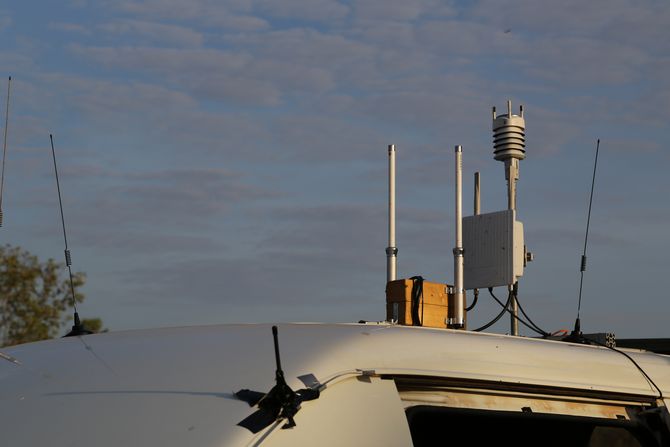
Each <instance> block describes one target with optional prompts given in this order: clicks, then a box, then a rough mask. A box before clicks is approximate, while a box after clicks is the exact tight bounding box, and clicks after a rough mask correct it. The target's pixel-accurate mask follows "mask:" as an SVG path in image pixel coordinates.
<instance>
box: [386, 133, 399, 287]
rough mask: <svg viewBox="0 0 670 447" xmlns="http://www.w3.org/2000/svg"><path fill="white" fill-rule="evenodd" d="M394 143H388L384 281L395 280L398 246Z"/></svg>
mask: <svg viewBox="0 0 670 447" xmlns="http://www.w3.org/2000/svg"><path fill="white" fill-rule="evenodd" d="M395 243H396V242H395V144H389V241H388V247H386V282H387V283H388V282H389V281H395V280H396V277H397V273H398V272H397V270H398V265H397V262H398V247H396V246H395Z"/></svg>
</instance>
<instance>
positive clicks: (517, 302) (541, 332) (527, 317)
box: [514, 294, 551, 337]
mask: <svg viewBox="0 0 670 447" xmlns="http://www.w3.org/2000/svg"><path fill="white" fill-rule="evenodd" d="M514 297H515V298H516V304H517V306H518V307H519V310H520V311H521V314H522V315H523V316H524V317H526V320H528V322H529V323H530V324H531V325H532V326H533V327H534V328H535V329H537V332H538V333H539V334H540V335H542V336H543V337H549V336H551V333H549V332H547V331H545V330H544V329H542V328H541V327H540V326H538V325H537V324H535V322H534V321H533V320H531V319H530V317H529V316H528V314H527V313H526V312H525V311H524V310H523V307H521V303H520V302H519V296H518V295H517V294H514Z"/></svg>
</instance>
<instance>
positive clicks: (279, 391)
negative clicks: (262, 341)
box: [235, 326, 320, 433]
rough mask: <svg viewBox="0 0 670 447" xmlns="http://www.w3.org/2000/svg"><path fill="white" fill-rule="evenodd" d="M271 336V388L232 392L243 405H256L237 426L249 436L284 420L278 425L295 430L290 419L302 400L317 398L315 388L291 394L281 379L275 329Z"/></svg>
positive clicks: (289, 388)
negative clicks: (273, 384) (272, 341)
mask: <svg viewBox="0 0 670 447" xmlns="http://www.w3.org/2000/svg"><path fill="white" fill-rule="evenodd" d="M272 336H273V338H274V347H275V361H276V363H277V370H276V372H275V382H276V384H275V386H273V387H272V389H271V390H270V391H268V393H267V394H263V393H260V392H258V391H251V390H247V389H244V390H240V391H238V392H236V393H235V396H236V397H237V398H238V399H240V400H243V401H245V402H247V403H248V404H249V405H250V406H254V405H257V406H258V410H257V411H255V412H254V413H252V414H251V415H250V416H248V417H246V418H245V419H243V420H242V421H240V422H239V423H238V424H237V425H239V426H240V427H244V428H246V429H248V430H249V431H251V432H252V433H258V432H259V431H261V430H263V429H264V428H265V427H267V426H269V425H270V424H272V423H274V422H275V421H279V420H281V419H286V421H287V422H286V423H285V424H284V425H282V428H283V429H286V428H292V427H295V421H294V420H293V416H295V414H296V413H297V412H298V410H300V404H301V403H302V402H304V401H308V400H314V399H318V398H319V395H320V393H319V390H318V389H314V388H305V389H302V390H298V391H293V390H292V389H291V387H290V386H288V384H287V383H286V380H285V379H284V371H282V368H281V359H280V357H279V340H278V336H277V326H272Z"/></svg>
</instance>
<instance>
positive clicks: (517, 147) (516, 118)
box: [493, 100, 526, 335]
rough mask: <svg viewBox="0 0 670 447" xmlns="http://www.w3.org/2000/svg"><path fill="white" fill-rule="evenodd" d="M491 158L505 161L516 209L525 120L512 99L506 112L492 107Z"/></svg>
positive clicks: (514, 306)
mask: <svg viewBox="0 0 670 447" xmlns="http://www.w3.org/2000/svg"><path fill="white" fill-rule="evenodd" d="M493 158H495V159H496V160H498V161H503V162H505V179H506V180H507V208H508V209H509V210H512V211H515V210H516V182H517V181H518V180H519V160H523V159H524V158H526V121H525V120H524V119H523V106H519V114H518V115H513V114H512V101H509V100H508V101H507V114H503V115H500V116H496V108H495V107H494V108H493ZM513 286H514V284H509V285H508V289H509V292H510V294H511V296H512V298H511V300H510V311H511V312H510V313H511V315H510V318H511V322H510V324H511V333H512V335H519V319H518V314H519V305H518V303H517V301H516V297H515V296H514V294H513V293H512V288H513Z"/></svg>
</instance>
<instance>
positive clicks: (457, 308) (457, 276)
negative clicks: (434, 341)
mask: <svg viewBox="0 0 670 447" xmlns="http://www.w3.org/2000/svg"><path fill="white" fill-rule="evenodd" d="M454 151H455V153H456V246H455V247H454V303H453V305H452V306H449V308H448V311H447V312H448V313H449V316H448V318H447V326H448V327H449V328H452V329H459V328H462V327H463V326H464V325H465V312H464V309H465V290H464V289H463V192H462V188H463V179H462V175H463V148H462V147H461V146H460V145H459V146H456V147H455V148H454Z"/></svg>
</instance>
